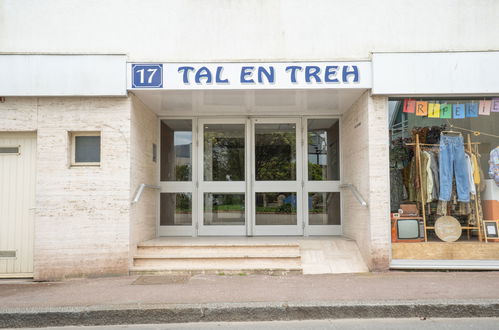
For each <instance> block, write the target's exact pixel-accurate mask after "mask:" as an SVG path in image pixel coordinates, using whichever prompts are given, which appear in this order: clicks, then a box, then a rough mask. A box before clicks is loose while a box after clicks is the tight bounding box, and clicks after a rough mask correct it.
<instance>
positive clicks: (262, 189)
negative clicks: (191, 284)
mask: <svg viewBox="0 0 499 330" xmlns="http://www.w3.org/2000/svg"><path fill="white" fill-rule="evenodd" d="M339 137H340V134H339V120H338V119H336V118H287V119H286V118H255V119H251V120H250V119H247V118H236V119H220V118H212V119H163V120H161V141H160V151H161V152H160V160H161V162H160V181H161V182H160V186H161V194H160V209H159V213H160V221H159V222H160V223H159V234H160V236H166V235H171V236H196V235H201V236H203V235H212V236H217V235H219V236H223V235H235V236H246V235H252V236H259V235H303V234H305V235H339V234H341V206H340V204H341V198H340V197H341V195H340V188H339V186H340V175H341V173H340V150H339V149H340V148H339V146H340V141H339Z"/></svg>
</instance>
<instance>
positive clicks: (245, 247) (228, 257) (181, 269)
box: [130, 237, 302, 275]
mask: <svg viewBox="0 0 499 330" xmlns="http://www.w3.org/2000/svg"><path fill="white" fill-rule="evenodd" d="M301 270H302V269H301V257H300V245H299V243H298V242H286V243H282V242H271V241H266V242H265V241H260V240H256V241H252V240H246V239H241V240H238V239H231V238H222V237H218V242H209V240H206V239H203V238H199V240H198V241H196V240H192V239H185V240H179V239H171V240H168V239H166V240H162V239H158V240H151V241H147V242H143V243H140V244H138V246H137V253H136V255H135V257H134V263H133V267H132V269H131V270H130V273H131V274H136V275H138V274H140V275H146V274H168V273H191V274H192V273H214V274H219V273H268V274H286V273H292V272H294V273H301Z"/></svg>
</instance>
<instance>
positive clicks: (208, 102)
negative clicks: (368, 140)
mask: <svg viewBox="0 0 499 330" xmlns="http://www.w3.org/2000/svg"><path fill="white" fill-rule="evenodd" d="M366 90H367V89H314V90H205V91H197V90H194V91H167V90H134V91H133V93H134V94H135V95H136V96H137V97H138V98H139V99H140V100H141V101H142V102H143V103H144V104H145V105H146V106H147V107H149V109H151V110H153V111H154V112H155V113H156V114H158V115H160V116H170V115H172V116H191V115H193V116H203V115H226V114H230V115H251V114H255V115H272V116H274V115H294V114H297V115H298V114H299V115H315V114H329V115H331V114H342V113H343V112H344V111H346V110H347V109H348V108H350V106H351V105H352V104H353V103H354V102H355V101H356V100H357V99H358V98H359V97H360V95H362V93H364V91H366Z"/></svg>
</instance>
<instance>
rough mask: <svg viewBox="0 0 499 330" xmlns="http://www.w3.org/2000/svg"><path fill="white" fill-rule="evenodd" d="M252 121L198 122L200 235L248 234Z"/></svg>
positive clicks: (214, 120) (211, 120) (212, 120)
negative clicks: (250, 128) (250, 123)
mask: <svg viewBox="0 0 499 330" xmlns="http://www.w3.org/2000/svg"><path fill="white" fill-rule="evenodd" d="M248 122H249V120H248V119H245V118H239V119H200V120H199V121H198V132H199V135H198V141H199V147H198V150H199V153H198V159H199V160H200V164H199V167H198V169H199V173H198V195H197V196H198V212H197V214H198V224H199V226H198V235H202V236H204V235H214V236H216V235H232V236H246V235H247V225H248V219H250V214H249V212H248V204H249V200H248V198H247V197H248V195H249V194H248V191H247V190H248V187H247V177H248V171H249V168H250V166H249V165H248V159H249V156H250V155H249V148H248V143H249V142H248V141H249V125H248Z"/></svg>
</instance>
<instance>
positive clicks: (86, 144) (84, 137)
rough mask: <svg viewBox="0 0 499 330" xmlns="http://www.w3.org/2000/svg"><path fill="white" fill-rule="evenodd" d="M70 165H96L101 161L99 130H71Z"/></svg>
mask: <svg viewBox="0 0 499 330" xmlns="http://www.w3.org/2000/svg"><path fill="white" fill-rule="evenodd" d="M70 136H71V165H72V166H98V165H100V162H101V134H100V132H72V133H71V134H70Z"/></svg>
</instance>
